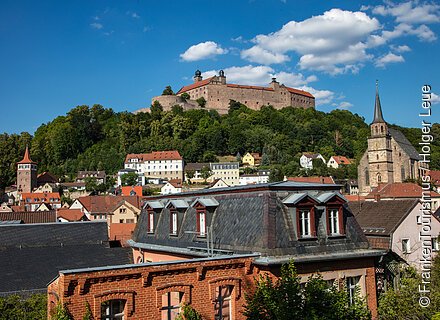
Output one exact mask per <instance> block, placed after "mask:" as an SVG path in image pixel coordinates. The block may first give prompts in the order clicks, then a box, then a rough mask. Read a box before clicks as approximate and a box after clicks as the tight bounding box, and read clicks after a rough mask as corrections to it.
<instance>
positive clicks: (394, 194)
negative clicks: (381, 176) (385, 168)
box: [365, 183, 440, 199]
mask: <svg viewBox="0 0 440 320" xmlns="http://www.w3.org/2000/svg"><path fill="white" fill-rule="evenodd" d="M422 192H423V189H422V187H421V186H419V185H418V184H416V183H387V184H380V185H379V186H378V187H376V188H374V189H373V191H371V192H370V193H369V194H368V195H367V196H366V197H365V198H366V199H376V198H377V197H380V198H381V199H384V198H417V199H419V198H420V197H421V196H422ZM430 194H431V197H440V194H438V193H435V192H433V191H430Z"/></svg>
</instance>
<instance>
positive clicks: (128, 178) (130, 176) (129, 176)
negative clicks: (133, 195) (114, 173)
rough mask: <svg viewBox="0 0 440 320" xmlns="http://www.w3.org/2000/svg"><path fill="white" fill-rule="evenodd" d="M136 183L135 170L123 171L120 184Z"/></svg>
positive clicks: (133, 184)
mask: <svg viewBox="0 0 440 320" xmlns="http://www.w3.org/2000/svg"><path fill="white" fill-rule="evenodd" d="M137 184H138V175H137V173H136V172H128V173H124V174H123V175H122V176H121V185H123V186H135V185H137Z"/></svg>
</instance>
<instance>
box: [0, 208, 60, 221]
mask: <svg viewBox="0 0 440 320" xmlns="http://www.w3.org/2000/svg"><path fill="white" fill-rule="evenodd" d="M0 221H20V222H21V223H25V224H29V223H51V222H52V223H53V222H57V213H56V210H49V211H34V212H32V211H18V212H0Z"/></svg>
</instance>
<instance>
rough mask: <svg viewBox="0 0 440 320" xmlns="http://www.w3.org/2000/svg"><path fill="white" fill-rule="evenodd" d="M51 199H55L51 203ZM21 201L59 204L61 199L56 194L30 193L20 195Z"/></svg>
mask: <svg viewBox="0 0 440 320" xmlns="http://www.w3.org/2000/svg"><path fill="white" fill-rule="evenodd" d="M27 199H29V201H27ZM51 199H55V200H53V201H51ZM21 201H22V204H23V203H51V202H60V201H61V197H60V194H59V193H58V192H30V193H25V192H24V193H22V194H21Z"/></svg>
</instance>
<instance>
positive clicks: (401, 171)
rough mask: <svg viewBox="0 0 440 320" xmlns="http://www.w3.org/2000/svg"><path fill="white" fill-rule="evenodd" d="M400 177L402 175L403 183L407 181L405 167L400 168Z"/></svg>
mask: <svg viewBox="0 0 440 320" xmlns="http://www.w3.org/2000/svg"><path fill="white" fill-rule="evenodd" d="M400 175H401V179H402V182H403V180H405V179H406V176H405V167H404V166H403V165H402V166H401V167H400Z"/></svg>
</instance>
